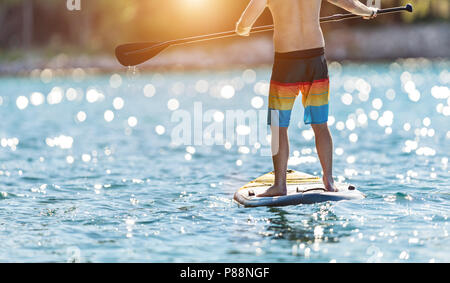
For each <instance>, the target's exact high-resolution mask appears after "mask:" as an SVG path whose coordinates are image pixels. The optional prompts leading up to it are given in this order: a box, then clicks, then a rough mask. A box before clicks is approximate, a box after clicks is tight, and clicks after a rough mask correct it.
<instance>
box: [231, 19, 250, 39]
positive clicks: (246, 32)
mask: <svg viewBox="0 0 450 283" xmlns="http://www.w3.org/2000/svg"><path fill="white" fill-rule="evenodd" d="M251 29H252V28H251V27H248V28H242V27H240V26H239V22H237V23H236V30H235V31H236V33H237V34H238V35H240V36H249V35H250V31H251Z"/></svg>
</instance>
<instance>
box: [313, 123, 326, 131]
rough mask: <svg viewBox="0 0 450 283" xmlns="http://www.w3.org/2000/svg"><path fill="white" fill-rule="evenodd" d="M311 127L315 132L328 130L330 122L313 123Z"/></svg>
mask: <svg viewBox="0 0 450 283" xmlns="http://www.w3.org/2000/svg"><path fill="white" fill-rule="evenodd" d="M311 127H312V129H313V131H314V132H315V133H322V132H328V124H327V123H323V124H311Z"/></svg>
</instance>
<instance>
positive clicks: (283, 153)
mask: <svg viewBox="0 0 450 283" xmlns="http://www.w3.org/2000/svg"><path fill="white" fill-rule="evenodd" d="M271 130H272V161H273V168H274V172H275V182H274V184H273V186H272V187H270V188H268V189H267V190H266V191H265V192H264V193H262V194H259V195H257V197H273V196H283V195H286V194H287V188H286V171H287V163H288V159H289V137H288V128H287V127H273V126H272V127H271Z"/></svg>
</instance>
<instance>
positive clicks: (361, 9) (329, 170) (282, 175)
mask: <svg viewBox="0 0 450 283" xmlns="http://www.w3.org/2000/svg"><path fill="white" fill-rule="evenodd" d="M328 2H330V3H332V4H335V5H337V6H339V7H341V8H343V9H345V10H347V11H349V12H351V13H353V14H356V15H360V16H363V17H364V18H365V19H371V18H374V17H376V15H377V9H376V8H372V7H367V6H365V5H364V4H362V3H361V2H359V1H357V0H328ZM321 4H322V0H251V1H250V3H249V4H248V6H247V8H246V9H245V11H244V12H243V14H242V16H241V18H240V19H239V21H238V23H237V24H236V33H237V34H239V35H241V36H248V35H249V33H250V30H251V28H252V26H253V24H254V23H255V21H256V19H257V18H258V17H259V16H260V15H261V14H262V12H263V11H264V9H265V8H266V7H268V8H269V10H270V12H271V13H272V18H273V22H274V25H275V29H274V35H273V41H274V49H275V52H291V51H297V50H305V49H312V48H319V47H324V46H325V41H324V38H323V34H322V29H321V27H320V22H319V19H320V6H321ZM311 126H312V128H313V131H314V135H315V142H316V149H317V153H318V156H319V160H320V164H321V166H322V171H323V177H322V180H323V183H324V185H325V188H326V190H328V191H330V192H336V191H337V188H336V186H335V184H334V181H333V140H332V137H331V133H330V130H329V129H328V125H327V123H323V124H317V125H311ZM271 131H272V161H273V167H274V172H275V182H274V184H273V186H271V187H270V188H269V189H267V190H266V191H265V192H263V193H262V194H259V195H257V196H258V197H271V196H281V195H286V193H287V187H286V171H287V163H288V159H289V138H288V128H287V127H273V126H272V127H271Z"/></svg>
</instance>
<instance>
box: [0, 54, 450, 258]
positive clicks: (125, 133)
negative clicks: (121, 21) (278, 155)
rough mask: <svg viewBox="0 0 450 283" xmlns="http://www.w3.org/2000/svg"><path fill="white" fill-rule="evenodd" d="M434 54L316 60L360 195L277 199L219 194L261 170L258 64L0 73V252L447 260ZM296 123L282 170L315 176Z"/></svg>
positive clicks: (307, 139) (264, 159)
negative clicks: (245, 201)
mask: <svg viewBox="0 0 450 283" xmlns="http://www.w3.org/2000/svg"><path fill="white" fill-rule="evenodd" d="M449 66H450V62H448V61H429V60H426V59H414V60H412V59H409V60H399V61H397V62H393V63H370V64H359V63H338V62H330V64H329V69H330V79H331V92H330V117H329V122H328V124H329V126H330V129H331V132H332V134H333V137H334V144H335V148H334V151H335V154H334V173H335V178H336V179H337V180H340V181H343V182H349V183H352V184H354V185H355V186H357V187H358V189H359V190H361V191H362V192H363V193H364V194H366V196H367V198H365V199H364V200H357V201H344V202H335V203H331V202H330V203H320V204H314V205H298V206H290V207H277V208H267V207H260V208H243V207H240V206H238V205H237V204H236V203H235V202H233V201H232V197H233V194H234V192H235V191H236V190H237V189H238V188H239V187H241V186H242V185H244V184H245V183H247V182H248V181H250V180H252V179H254V178H256V177H258V176H260V175H262V174H264V173H267V172H269V171H271V170H272V161H271V157H270V155H269V154H267V149H268V148H269V145H268V142H267V140H270V138H268V135H269V134H270V132H269V131H268V129H267V127H266V126H265V122H266V121H265V120H264V119H265V118H266V115H267V113H266V108H267V95H268V90H269V84H268V83H269V80H270V71H271V70H270V67H261V68H256V69H255V68H254V69H252V68H248V67H242V68H241V69H232V70H222V71H195V72H194V71H190V72H187V71H186V72H182V71H177V72H159V73H158V72H150V73H147V72H141V73H139V71H138V70H132V71H128V72H126V71H125V72H124V73H120V74H108V75H102V74H96V73H95V72H94V71H92V70H82V69H75V70H71V71H70V72H69V73H67V72H65V73H64V72H63V71H60V70H50V69H46V70H35V71H33V72H32V73H31V76H30V77H21V78H20V77H19V78H12V77H3V78H0V86H1V90H0V117H1V119H0V239H1V241H0V261H1V262H11V261H20V262H24V261H25V262H40V261H50V262H119V261H120V262H141V261H144V262H215V261H219V262H448V261H450V248H449V247H450V245H449V244H448V242H449V240H450V238H449V229H450V227H449V225H448V223H449V219H448V217H449V211H450V195H449V189H450V181H449V176H450V174H449V167H448V166H449V165H448V158H449V152H450V90H449V87H450V72H449V71H448V68H449ZM60 73H61V74H60ZM237 110H242V112H239V111H237ZM236 111H237V112H236ZM236 113H238V116H239V115H241V114H242V113H244V114H248V115H249V116H246V117H247V118H248V117H250V116H251V117H253V118H255V117H256V124H255V123H253V124H252V123H250V122H249V120H251V119H247V118H245V119H243V120H242V119H241V120H238V121H237V122H236V123H231V124H229V125H227V124H226V121H227V119H229V118H230V115H232V114H236ZM239 113H240V114H239ZM252 115H253V116H252ZM302 121H303V109H302V106H301V99H297V101H296V103H295V107H294V111H293V117H292V120H291V127H290V142H291V157H290V160H289V168H290V169H295V170H298V171H303V172H306V173H310V174H314V175H320V174H321V167H320V164H319V162H318V159H317V155H316V151H315V148H314V135H313V132H312V131H311V129H310V127H309V126H305V125H304V124H303V122H302ZM253 122H254V121H253ZM211 125H214V127H213V128H214V129H215V130H214V131H210V130H211V127H209V126H211ZM208 127H209V128H208ZM230 128H231V130H230ZM227 130H228V132H227ZM180 136H181V137H182V138H181V139H180ZM238 138H243V139H242V140H241V143H238V142H237V139H238Z"/></svg>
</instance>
